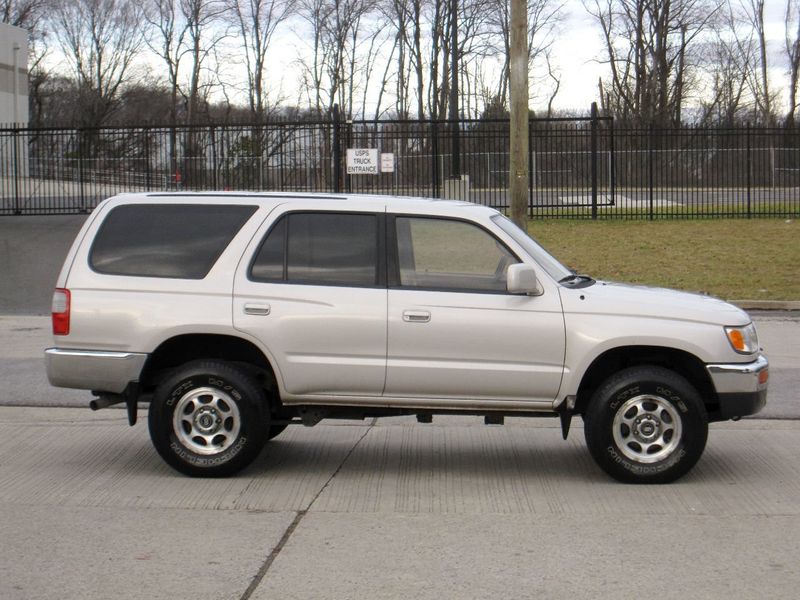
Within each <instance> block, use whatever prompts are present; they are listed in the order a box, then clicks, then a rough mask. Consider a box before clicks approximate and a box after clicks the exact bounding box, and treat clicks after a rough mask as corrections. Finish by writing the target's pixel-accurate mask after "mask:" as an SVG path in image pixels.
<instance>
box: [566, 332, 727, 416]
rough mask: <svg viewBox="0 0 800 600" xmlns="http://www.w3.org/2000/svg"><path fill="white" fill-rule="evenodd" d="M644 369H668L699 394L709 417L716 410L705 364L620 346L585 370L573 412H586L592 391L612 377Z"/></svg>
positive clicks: (672, 352) (668, 351)
mask: <svg viewBox="0 0 800 600" xmlns="http://www.w3.org/2000/svg"><path fill="white" fill-rule="evenodd" d="M645 365H652V366H657V367H663V368H666V369H670V370H671V371H674V372H676V373H678V374H679V375H681V376H683V377H684V378H685V379H686V380H687V381H689V383H690V384H691V385H692V386H693V387H694V388H695V389H696V390H697V392H698V394H700V397H701V398H702V399H703V403H704V404H705V407H706V410H707V412H708V413H709V415H712V414H713V413H714V412H715V411H718V410H719V400H718V398H717V393H716V390H715V389H714V384H713V382H712V381H711V377H710V376H709V374H708V372H707V371H706V368H705V364H704V363H703V361H701V360H700V359H699V358H697V357H696V356H694V355H693V354H691V353H689V352H686V351H684V350H678V349H676V348H667V347H663V346H622V347H617V348H612V349H609V350H606V351H605V352H603V353H602V354H600V355H599V356H598V357H597V358H595V359H594V361H592V363H591V364H590V365H589V368H588V369H586V371H585V372H584V374H583V377H582V378H581V382H580V385H579V386H578V393H577V397H576V402H575V410H576V412H578V413H583V412H584V411H585V410H586V408H587V407H588V405H589V401H590V400H591V398H592V395H593V394H594V392H595V390H596V389H597V388H598V387H599V386H600V385H601V384H602V383H603V381H605V380H606V379H608V377H609V376H611V375H612V374H613V373H617V372H619V371H620V370H622V369H626V368H628V367H636V366H645Z"/></svg>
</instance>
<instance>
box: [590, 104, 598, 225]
mask: <svg viewBox="0 0 800 600" xmlns="http://www.w3.org/2000/svg"><path fill="white" fill-rule="evenodd" d="M591 132H592V138H591V142H592V158H591V162H592V220H594V221H596V220H597V102H592V121H591Z"/></svg>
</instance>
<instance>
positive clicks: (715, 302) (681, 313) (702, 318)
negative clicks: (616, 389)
mask: <svg viewBox="0 0 800 600" xmlns="http://www.w3.org/2000/svg"><path fill="white" fill-rule="evenodd" d="M560 291H561V300H562V303H563V305H564V311H565V312H574V313H584V314H610V315H620V314H626V315H630V316H636V317H650V318H655V319H670V320H677V321H687V322H694V323H713V324H716V325H746V324H747V323H749V322H750V317H749V315H748V314H747V313H746V312H745V311H743V310H742V309H740V308H738V307H736V306H733V305H732V304H728V303H727V302H724V301H723V300H720V299H719V298H714V297H713V296H704V295H702V294H690V293H688V292H679V291H677V290H670V289H667V288H654V287H646V286H639V285H630V284H624V283H614V282H609V281H598V282H596V283H595V284H594V285H592V286H588V287H584V288H575V289H572V288H568V287H564V286H562V287H561V288H560Z"/></svg>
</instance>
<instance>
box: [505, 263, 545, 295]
mask: <svg viewBox="0 0 800 600" xmlns="http://www.w3.org/2000/svg"><path fill="white" fill-rule="evenodd" d="M506 289H507V290H508V292H509V293H510V294H528V295H529V296H539V295H541V293H542V290H541V289H540V288H539V281H538V280H537V279H536V269H534V268H533V267H532V266H530V265H526V264H522V263H517V264H514V265H509V266H508V269H507V270H506Z"/></svg>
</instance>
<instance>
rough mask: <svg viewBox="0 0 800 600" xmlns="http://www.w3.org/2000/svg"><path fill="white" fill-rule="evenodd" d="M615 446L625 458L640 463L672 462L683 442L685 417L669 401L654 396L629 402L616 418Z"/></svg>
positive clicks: (623, 406)
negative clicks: (671, 458) (673, 455)
mask: <svg viewBox="0 0 800 600" xmlns="http://www.w3.org/2000/svg"><path fill="white" fill-rule="evenodd" d="M613 431H614V442H615V443H616V445H617V448H619V449H620V451H621V452H622V454H623V455H624V456H625V457H626V458H628V459H630V460H632V461H635V462H637V463H645V464H648V463H656V462H659V461H662V460H664V459H666V458H668V457H669V456H670V455H671V454H672V453H673V452H675V449H676V448H677V447H678V444H680V441H681V433H682V426H681V417H680V415H679V414H678V411H677V410H676V409H675V407H674V406H673V405H672V404H671V403H670V402H669V401H668V400H666V399H665V398H662V397H661V396H654V395H651V394H643V395H641V396H636V397H635V398H631V399H630V400H628V401H627V402H625V403H624V404H623V405H622V406H621V407H620V408H619V409H618V410H617V414H616V415H615V416H614V424H613Z"/></svg>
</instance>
